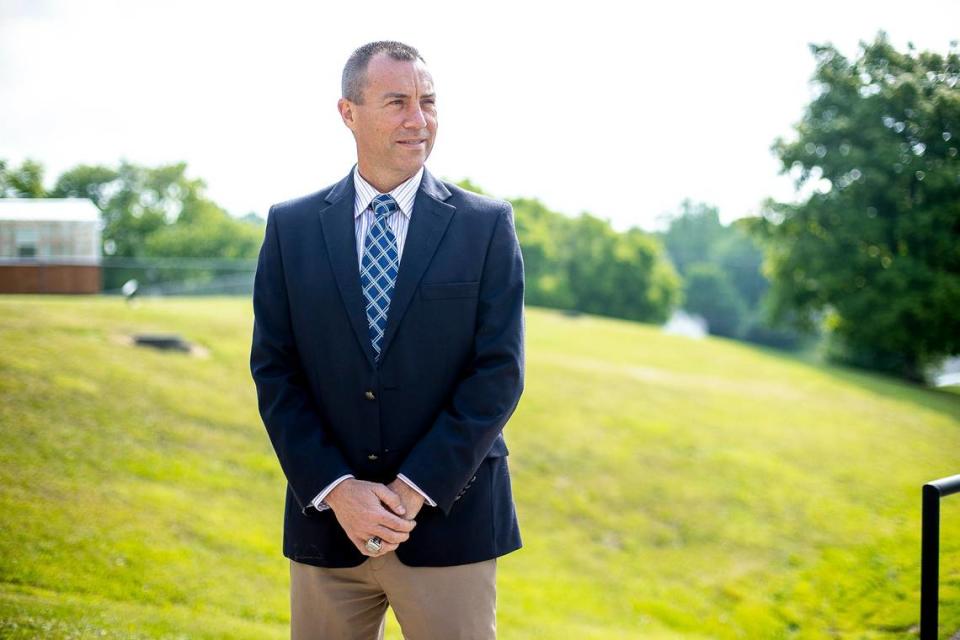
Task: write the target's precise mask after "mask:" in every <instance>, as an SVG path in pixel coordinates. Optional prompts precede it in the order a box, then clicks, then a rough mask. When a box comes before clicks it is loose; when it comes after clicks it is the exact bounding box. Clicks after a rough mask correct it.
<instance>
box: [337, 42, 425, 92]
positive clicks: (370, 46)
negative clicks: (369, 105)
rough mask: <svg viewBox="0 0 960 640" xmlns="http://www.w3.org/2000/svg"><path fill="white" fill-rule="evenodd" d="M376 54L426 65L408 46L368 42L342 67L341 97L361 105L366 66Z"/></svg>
mask: <svg viewBox="0 0 960 640" xmlns="http://www.w3.org/2000/svg"><path fill="white" fill-rule="evenodd" d="M378 53H385V54H387V55H388V56H390V57H391V58H393V59H394V60H408V61H410V62H413V61H415V60H420V62H423V63H426V60H424V59H423V56H421V55H420V52H419V51H417V50H416V49H414V48H413V47H411V46H410V45H408V44H403V43H402V42H396V41H394V40H378V41H377V42H368V43H367V44H365V45H363V46H362V47H360V48H358V49H357V50H356V51H354V52H353V53H352V54H351V55H350V58H349V59H348V60H347V64H345V65H344V66H343V79H342V80H341V81H340V90H341V92H342V94H343V97H344V98H346V99H347V100H349V101H350V102H353V103H355V104H363V89H364V88H365V87H366V86H367V66H368V65H369V64H370V59H371V58H373V56H375V55H377V54H378Z"/></svg>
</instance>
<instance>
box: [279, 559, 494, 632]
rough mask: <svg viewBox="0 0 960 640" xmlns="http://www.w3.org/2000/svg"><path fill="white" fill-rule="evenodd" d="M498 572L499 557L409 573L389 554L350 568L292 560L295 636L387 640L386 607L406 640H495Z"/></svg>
mask: <svg viewBox="0 0 960 640" xmlns="http://www.w3.org/2000/svg"><path fill="white" fill-rule="evenodd" d="M496 570H497V561H496V558H494V559H491V560H485V561H483V562H475V563H472V564H464V565H457V566H453V567H409V566H407V565H405V564H403V563H402V562H400V561H399V560H398V559H397V554H396V553H394V552H392V551H391V552H390V553H386V554H384V555H382V556H378V557H376V558H368V559H367V560H366V561H365V562H364V563H363V564H361V565H360V566H358V567H350V568H346V569H328V568H324V567H314V566H312V565H308V564H303V563H300V562H296V561H294V560H291V561H290V637H291V638H292V640H377V639H382V638H383V630H384V623H385V620H386V618H385V615H386V612H387V606H388V605H389V606H391V607H393V612H394V614H395V615H396V617H397V621H398V622H399V623H400V628H401V629H402V631H403V637H404V638H405V639H406V640H493V639H495V638H496V636H497V629H496V599H497V598H496Z"/></svg>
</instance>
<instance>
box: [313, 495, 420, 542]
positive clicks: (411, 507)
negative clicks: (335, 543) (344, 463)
mask: <svg viewBox="0 0 960 640" xmlns="http://www.w3.org/2000/svg"><path fill="white" fill-rule="evenodd" d="M324 501H325V502H326V503H327V504H328V505H330V508H331V509H332V510H333V513H334V515H335V516H336V517H337V522H339V523H340V526H341V527H342V528H343V530H344V531H345V532H346V533H347V537H349V538H350V541H351V542H353V544H354V546H355V547H356V548H357V549H359V550H360V553H362V554H363V555H365V556H379V555H383V554H385V553H388V552H390V551H394V550H396V548H397V547H399V546H400V543H401V542H405V541H406V540H407V539H408V538H409V537H410V532H411V531H413V528H414V527H415V526H416V525H417V523H416V522H415V521H414V518H416V517H417V514H418V513H419V512H420V508H421V507H423V502H424V500H423V496H421V495H420V494H419V493H417V492H416V491H414V490H413V488H411V487H410V485H408V484H407V483H406V482H404V481H403V480H400V479H399V478H397V479H396V480H394V481H393V482H391V483H390V484H388V485H384V484H380V483H379V482H367V481H365V480H357V479H355V478H350V479H347V480H344V481H343V482H341V483H340V484H338V485H337V486H336V487H334V488H333V490H332V491H331V492H330V493H328V494H327V497H326V499H325V500H324ZM374 536H376V537H378V538H380V540H382V543H381V546H380V551H377V552H372V551H370V550H369V549H367V547H366V543H367V540H369V539H370V538H372V537H374Z"/></svg>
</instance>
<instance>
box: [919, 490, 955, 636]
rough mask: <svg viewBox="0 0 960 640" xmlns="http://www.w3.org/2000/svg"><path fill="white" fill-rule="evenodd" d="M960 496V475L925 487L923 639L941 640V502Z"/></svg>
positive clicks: (922, 564)
mask: <svg viewBox="0 0 960 640" xmlns="http://www.w3.org/2000/svg"><path fill="white" fill-rule="evenodd" d="M953 493H960V475H956V476H950V477H949V478H940V479H939V480H934V481H933V482H928V483H927V484H925V485H923V530H922V532H921V549H920V640H937V631H938V628H939V626H940V620H939V613H940V612H939V605H940V499H941V498H945V497H947V496H949V495H950V494H953Z"/></svg>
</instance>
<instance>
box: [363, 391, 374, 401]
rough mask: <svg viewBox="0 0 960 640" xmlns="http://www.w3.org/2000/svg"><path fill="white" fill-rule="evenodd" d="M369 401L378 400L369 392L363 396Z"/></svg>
mask: <svg viewBox="0 0 960 640" xmlns="http://www.w3.org/2000/svg"><path fill="white" fill-rule="evenodd" d="M363 395H364V396H365V397H366V399H367V400H376V399H377V396H375V395H373V391H367V392H366V393H364V394H363Z"/></svg>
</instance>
